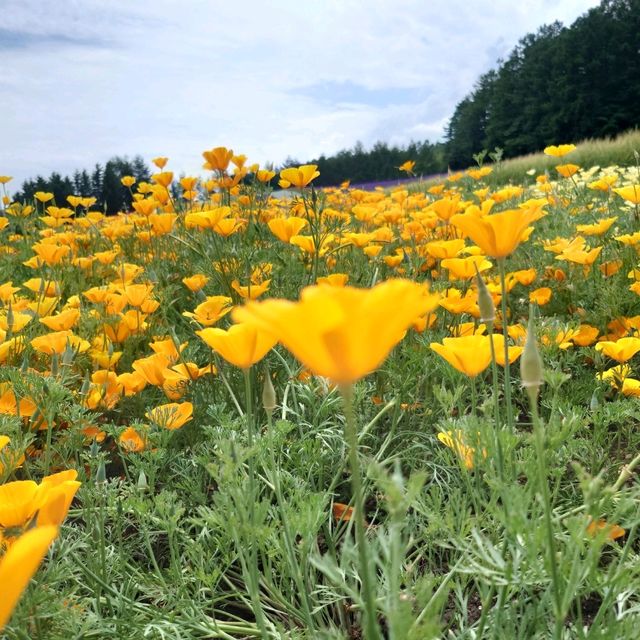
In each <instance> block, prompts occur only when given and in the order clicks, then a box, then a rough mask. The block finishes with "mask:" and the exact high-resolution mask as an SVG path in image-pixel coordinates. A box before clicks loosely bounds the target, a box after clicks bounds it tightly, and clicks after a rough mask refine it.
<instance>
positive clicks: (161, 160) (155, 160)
mask: <svg viewBox="0 0 640 640" xmlns="http://www.w3.org/2000/svg"><path fill="white" fill-rule="evenodd" d="M168 161H169V158H165V157H164V156H158V157H157V158H153V159H152V160H151V162H153V164H155V165H156V167H158V169H164V168H165V166H166V164H167V162H168Z"/></svg>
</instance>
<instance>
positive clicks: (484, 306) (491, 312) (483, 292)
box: [474, 264, 496, 322]
mask: <svg viewBox="0 0 640 640" xmlns="http://www.w3.org/2000/svg"><path fill="white" fill-rule="evenodd" d="M474 266H475V268H476V283H477V286H478V307H479V309H480V322H493V321H494V320H495V319H496V307H495V305H494V304H493V298H492V297H491V294H490V293H489V289H487V285H486V284H485V282H484V280H483V279H482V276H481V275H480V272H479V271H478V265H477V264H476V265H474Z"/></svg>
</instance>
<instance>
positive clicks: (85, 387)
mask: <svg viewBox="0 0 640 640" xmlns="http://www.w3.org/2000/svg"><path fill="white" fill-rule="evenodd" d="M90 390H91V379H90V378H89V372H87V373H85V374H84V380H83V381H82V386H81V387H80V395H81V396H82V397H84V396H86V395H87V394H88V393H89V391H90Z"/></svg>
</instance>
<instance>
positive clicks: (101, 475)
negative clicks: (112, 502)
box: [96, 460, 107, 485]
mask: <svg viewBox="0 0 640 640" xmlns="http://www.w3.org/2000/svg"><path fill="white" fill-rule="evenodd" d="M106 482H107V469H106V467H105V464H104V460H100V462H99V463H98V470H97V471H96V484H98V485H103V484H106Z"/></svg>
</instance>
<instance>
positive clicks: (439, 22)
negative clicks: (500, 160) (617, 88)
mask: <svg viewBox="0 0 640 640" xmlns="http://www.w3.org/2000/svg"><path fill="white" fill-rule="evenodd" d="M0 4H1V6H2V21H1V22H0V61H1V63H0V174H9V175H13V176H14V177H15V178H16V182H14V183H13V184H12V186H13V187H14V189H16V188H17V187H18V186H19V183H20V181H21V180H22V179H24V178H26V177H29V176H35V175H36V174H43V175H48V174H49V173H51V171H54V170H56V171H59V172H61V173H71V172H73V170H74V169H82V168H91V167H92V166H93V165H94V164H95V163H96V162H101V163H104V162H105V161H106V160H107V159H108V158H109V157H111V156H113V155H129V156H133V155H135V154H138V153H139V154H142V155H143V157H144V158H145V159H146V160H147V161H149V160H150V159H151V158H152V157H154V156H156V155H167V156H169V157H170V158H171V160H170V164H169V165H168V168H170V169H173V170H174V171H175V172H176V173H182V172H184V173H199V172H200V166H201V164H202V156H201V152H202V151H203V150H205V149H210V148H211V147H215V146H222V145H224V146H227V147H231V148H232V149H234V151H236V153H245V154H246V155H247V156H249V160H250V161H255V162H261V163H264V162H267V161H273V162H275V163H281V162H283V161H284V160H285V158H286V157H287V156H291V157H294V158H297V159H298V160H300V161H304V160H309V159H311V158H312V157H316V156H318V155H320V154H321V153H325V154H331V153H334V152H336V151H338V150H340V149H343V148H348V147H352V146H353V145H354V144H355V143H356V142H357V141H358V140H359V141H361V142H362V143H363V144H364V145H365V146H369V145H371V144H373V143H374V142H375V141H376V140H385V141H387V142H390V143H405V142H408V141H409V140H411V139H414V140H424V139H429V140H431V141H435V140H438V139H442V136H443V132H444V127H445V125H446V123H447V121H448V119H449V117H450V116H451V114H452V112H453V109H454V108H455V105H456V104H457V102H458V101H460V100H461V99H462V98H463V97H464V96H465V95H466V94H467V93H468V92H469V91H470V90H471V89H472V87H473V84H474V82H475V81H476V80H477V78H478V76H479V75H480V74H481V73H483V72H485V71H487V70H488V69H490V68H492V67H494V66H495V65H496V61H497V60H498V58H500V57H505V56H506V55H507V54H508V53H509V52H510V51H511V49H512V48H513V46H514V45H515V44H516V43H517V41H518V40H519V39H520V38H521V37H523V36H524V35H525V34H527V33H529V32H532V31H536V30H537V29H538V27H539V26H541V25H542V24H548V23H550V22H553V21H554V20H560V21H562V22H563V23H564V24H571V23H572V22H573V21H574V20H575V19H576V18H577V17H578V16H579V15H581V14H582V13H584V12H585V11H586V10H588V9H589V8H590V7H593V6H596V5H597V4H598V2H597V1H590V0H561V1H560V0H558V1H552V0H520V1H519V2H516V1H514V0H492V1H491V2H489V1H488V0H323V1H320V0H317V1H314V0H274V1H272V2H265V1H264V0H262V1H257V0H244V1H236V2H230V1H229V0H226V1H225V2H221V1H219V0H182V1H180V2H178V1H175V0H2V1H1V3H0ZM17 183H18V184H17Z"/></svg>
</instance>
